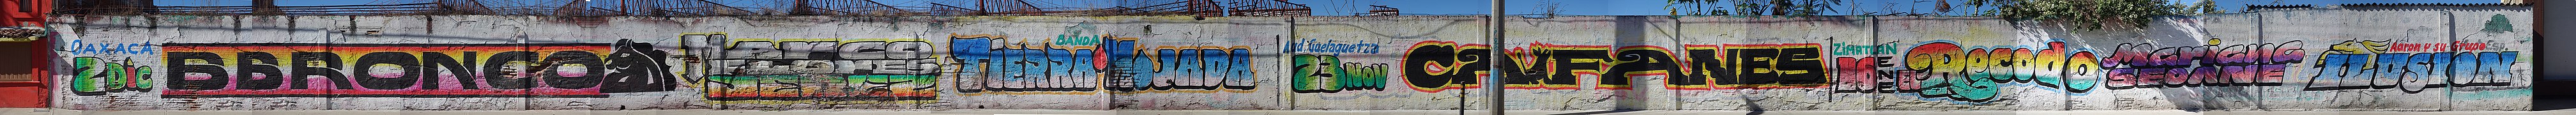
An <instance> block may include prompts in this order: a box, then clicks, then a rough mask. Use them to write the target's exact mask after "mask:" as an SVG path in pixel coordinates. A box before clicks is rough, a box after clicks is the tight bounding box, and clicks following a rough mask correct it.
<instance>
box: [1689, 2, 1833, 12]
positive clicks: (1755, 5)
mask: <svg viewBox="0 0 2576 115" xmlns="http://www.w3.org/2000/svg"><path fill="white" fill-rule="evenodd" d="M1665 3H1666V4H1664V9H1666V10H1671V11H1672V12H1671V13H1672V14H1673V15H1816V14H1821V13H1825V12H1839V11H1837V10H1834V6H1838V5H1842V4H1843V0H1665ZM1730 7H1731V8H1730Z"/></svg>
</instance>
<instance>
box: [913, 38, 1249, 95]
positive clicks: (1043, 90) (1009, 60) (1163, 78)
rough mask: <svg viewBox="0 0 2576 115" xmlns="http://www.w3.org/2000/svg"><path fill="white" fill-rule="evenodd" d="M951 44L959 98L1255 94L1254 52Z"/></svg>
mask: <svg viewBox="0 0 2576 115" xmlns="http://www.w3.org/2000/svg"><path fill="white" fill-rule="evenodd" d="M950 38H951V39H950V41H949V43H950V45H949V46H948V47H949V48H948V49H949V51H953V52H955V53H953V54H954V55H955V56H952V57H953V58H952V59H953V60H952V61H953V62H956V63H955V65H956V66H957V67H958V70H959V71H961V72H959V73H958V74H959V76H962V77H960V78H957V79H960V80H959V83H958V84H960V85H963V86H958V87H959V90H961V91H958V92H962V93H981V92H987V91H994V92H1010V93H1040V94H1087V93H1082V92H1093V91H1100V90H1108V91H1122V92H1124V91H1143V92H1208V91H1225V92H1246V91H1251V90H1254V89H1258V87H1256V86H1255V83H1254V82H1255V81H1257V79H1254V78H1253V76H1254V75H1253V74H1252V73H1254V72H1253V70H1251V62H1250V61H1251V60H1250V58H1252V56H1251V54H1252V53H1253V52H1251V51H1249V50H1250V48H1251V47H1250V46H1140V45H1137V40H1136V38H1133V37H1114V36H1112V37H1104V39H1100V40H1102V41H1099V42H1098V44H1090V45H1056V44H1048V43H1045V42H1038V43H1024V42H1010V41H1008V40H1007V38H1005V37H1002V36H989V35H954V36H952V37H950ZM1063 42H1064V41H1057V42H1056V43H1063ZM1049 92H1053V93H1049Z"/></svg>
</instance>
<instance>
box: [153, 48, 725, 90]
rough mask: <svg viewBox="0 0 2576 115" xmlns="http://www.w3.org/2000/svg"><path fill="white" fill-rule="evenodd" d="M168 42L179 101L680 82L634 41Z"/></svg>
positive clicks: (644, 86)
mask: <svg viewBox="0 0 2576 115" xmlns="http://www.w3.org/2000/svg"><path fill="white" fill-rule="evenodd" d="M161 46H162V48H161V49H163V50H165V51H167V52H165V53H164V54H166V55H165V57H167V58H165V59H166V60H164V61H163V62H165V63H164V64H166V65H165V66H162V67H165V68H168V69H167V70H164V71H163V72H167V73H162V74H161V75H163V76H164V78H160V79H164V80H166V81H167V82H164V83H163V84H164V85H166V86H167V87H169V88H168V89H169V91H164V92H163V93H162V95H163V97H172V98H190V97H522V96H529V95H543V96H555V97H605V96H606V95H604V94H603V93H622V92H649V91H669V90H671V89H672V88H674V87H676V86H675V85H672V84H673V82H675V81H670V80H671V79H673V78H654V77H657V76H659V77H668V76H671V75H667V73H669V72H667V71H666V70H661V69H657V68H655V67H654V66H659V65H656V64H658V63H661V62H656V61H660V60H655V59H651V58H644V57H650V55H656V54H653V53H642V54H637V53H638V51H637V50H645V49H631V48H643V47H651V46H649V44H645V43H632V42H631V41H621V42H619V43H613V44H609V43H600V44H589V43H565V44H298V43H256V44H230V43H170V44H162V45H161ZM325 47H328V48H325ZM325 51H327V52H325ZM595 52H609V53H608V54H602V53H595ZM281 55H282V56H281ZM639 56H642V57H639ZM657 74H658V75H657ZM603 86H613V87H603Z"/></svg>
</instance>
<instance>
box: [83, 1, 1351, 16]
mask: <svg viewBox="0 0 2576 115" xmlns="http://www.w3.org/2000/svg"><path fill="white" fill-rule="evenodd" d="M276 1H277V0H252V1H251V2H252V4H251V5H247V6H154V5H153V1H151V0H86V1H73V2H64V3H63V4H59V6H62V7H66V8H64V9H60V10H56V11H55V12H54V13H57V14H93V15H547V16H740V15H822V16H1199V17H1219V16H1307V15H1312V12H1313V9H1312V8H1310V7H1307V6H1306V5H1305V4H1297V3H1290V2H1288V1H1286V0H1222V1H1221V0H1118V1H1116V4H1119V5H1117V6H1114V7H1107V8H1085V7H1066V6H1061V5H1058V4H1052V3H1034V2H1031V1H1028V0H932V1H921V2H920V4H917V5H912V6H898V5H890V4H888V3H883V2H877V1H872V0H766V1H767V2H766V4H757V5H753V4H726V3H737V2H740V1H731V2H719V1H724V0H377V1H375V2H372V3H369V4H358V5H320V6H278V5H275V2H276ZM754 1H757V0H754Z"/></svg>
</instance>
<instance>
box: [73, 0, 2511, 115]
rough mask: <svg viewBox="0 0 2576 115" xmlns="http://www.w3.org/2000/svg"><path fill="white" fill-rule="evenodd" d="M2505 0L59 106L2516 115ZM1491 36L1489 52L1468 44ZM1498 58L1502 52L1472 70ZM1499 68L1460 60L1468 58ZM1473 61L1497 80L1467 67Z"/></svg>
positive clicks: (448, 32) (1415, 24) (637, 65)
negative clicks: (2117, 25) (2116, 23)
mask: <svg viewBox="0 0 2576 115" xmlns="http://www.w3.org/2000/svg"><path fill="white" fill-rule="evenodd" d="M2527 9H2528V8H2527V7H2503V8H2497V7H2420V8H2409V9H2370V8H2320V9H2298V10H2273V11H2266V12H2261V13H2251V14H2220V15H2208V16H2194V17H2170V18H2163V19H2160V20H2156V21H2155V22H2154V23H2153V24H2151V25H2152V26H2150V27H2147V28H2144V29H2133V30H2086V29H2069V28H2061V27H2059V26H2058V25H2056V24H2048V23H2028V22H2013V21H2006V20H2002V19H1996V18H1988V17H1909V16H1876V17H1865V16H1843V17H1772V16H1714V17H1662V16H1570V17H1554V18H1543V19H1541V18H1521V19H1513V20H1509V21H1508V22H1505V23H1508V24H1507V25H1508V26H1507V27H1508V28H1511V29H1510V30H1511V31H1509V33H1504V35H1505V37H1508V38H1510V40H1508V41H1503V43H1502V44H1488V43H1487V42H1486V41H1485V40H1484V37H1485V34H1484V32H1482V31H1481V30H1482V29H1481V28H1484V27H1485V26H1487V25H1483V24H1481V23H1484V22H1485V21H1486V20H1482V19H1481V18H1480V17H1464V16H1384V17H1206V18H1193V17H819V16H805V17H771V16H735V17H546V16H479V15H464V16H176V15H171V16H93V15H73V16H66V17H67V18H57V19H56V20H55V21H53V22H58V23H54V24H49V26H51V27H53V28H56V29H57V30H61V31H60V32H62V33H63V34H61V36H59V37H58V38H61V39H63V40H61V42H63V43H61V44H63V45H61V46H56V47H55V49H54V50H53V51H55V52H57V53H59V54H62V57H56V58H57V59H59V60H55V61H54V63H58V64H57V65H63V66H57V67H54V68H53V69H54V70H58V71H64V73H63V74H60V75H55V76H57V77H54V78H56V80H55V81H60V82H62V83H60V84H64V85H62V86H67V87H64V88H61V89H56V90H54V91H55V92H56V94H58V95H56V96H54V99H55V100H57V101H54V104H53V105H54V106H55V107H57V108H67V109H82V110H320V109H330V110H639V109H752V110H828V109H872V110H947V109H1090V110H1101V109H1140V110H1447V109H1477V108H1483V107H1481V106H1482V105H1484V104H1482V103H1483V102H1484V101H1486V100H1492V99H1491V98H1484V97H1481V95H1483V93H1492V92H1483V91H1481V90H1477V89H1481V88H1505V89H1507V91H1506V92H1504V93H1508V95H1510V97H1506V98H1504V99H1503V100H1505V103H1504V105H1505V106H1506V108H1509V109H1515V110H1606V109H1649V110H1665V109H1680V110H2131V109H2194V110H2525V109H2529V106H2530V105H2531V101H2530V100H2531V98H2532V97H2531V95H2530V94H2531V92H2532V90H2530V88H2529V87H2530V86H2531V83H2532V80H2533V77H2532V76H2533V73H2532V71H2531V69H2530V68H2531V67H2530V66H2531V64H2527V63H2530V62H2531V61H2529V60H2530V57H2532V56H2530V55H2537V54H2533V53H2528V52H2523V51H2528V50H2531V44H2532V43H2529V42H2530V41H2529V39H2531V38H2532V37H2531V36H2532V32H2531V31H2529V30H2531V26H2529V25H2531V23H2532V22H2531V19H2532V18H2531V16H2532V15H2531V14H2530V13H2529V11H2528V10H2527ZM1493 50H1503V51H1508V52H1511V53H1509V55H1502V56H1501V57H1506V58H1508V59H1506V60H1488V59H1486V58H1487V57H1492V56H1491V55H1487V54H1486V53H1484V52H1487V51H1493ZM1492 64H1503V66H1507V68H1506V69H1507V70H1493V71H1489V69H1487V68H1486V67H1488V66H1489V65H1492ZM1488 74H1495V75H1503V76H1505V77H1507V78H1508V80H1506V81H1481V78H1480V75H1488ZM1485 82H1500V83H1503V85H1502V86H1481V85H1477V84H1478V83H1485Z"/></svg>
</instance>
